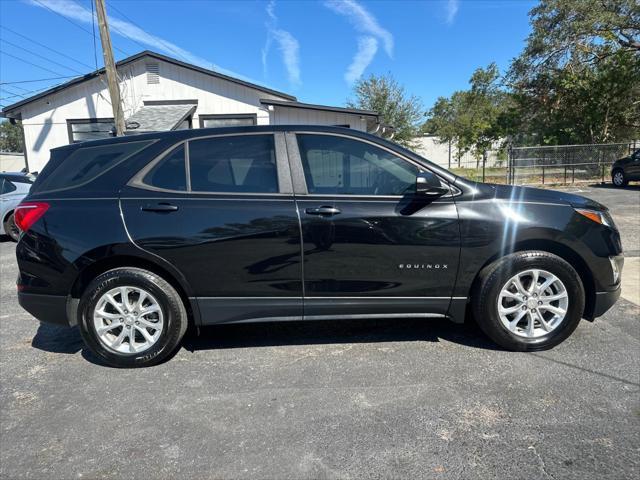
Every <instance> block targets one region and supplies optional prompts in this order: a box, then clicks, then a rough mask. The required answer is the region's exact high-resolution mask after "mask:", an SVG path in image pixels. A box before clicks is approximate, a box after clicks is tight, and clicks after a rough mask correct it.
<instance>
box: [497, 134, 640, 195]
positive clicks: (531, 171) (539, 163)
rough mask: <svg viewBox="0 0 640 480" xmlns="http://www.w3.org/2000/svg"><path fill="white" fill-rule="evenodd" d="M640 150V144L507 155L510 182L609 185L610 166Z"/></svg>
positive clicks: (519, 149)
mask: <svg viewBox="0 0 640 480" xmlns="http://www.w3.org/2000/svg"><path fill="white" fill-rule="evenodd" d="M637 148H640V142H637V141H636V142H629V143H607V144H589V145H559V146H548V147H547V146H545V147H515V148H511V149H509V151H508V156H509V162H508V172H507V182H508V183H510V184H512V185H522V184H525V185H526V184H529V185H539V184H541V185H545V184H551V185H555V184H562V185H567V184H573V183H580V182H595V181H599V182H607V181H609V180H610V175H611V165H612V164H613V162H615V161H616V160H618V159H619V158H622V157H625V156H627V155H630V154H631V153H633V152H634V151H635V150H636V149H637Z"/></svg>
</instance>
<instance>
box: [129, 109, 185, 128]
mask: <svg viewBox="0 0 640 480" xmlns="http://www.w3.org/2000/svg"><path fill="white" fill-rule="evenodd" d="M195 109H196V106H195V105H145V106H144V107H142V108H141V109H140V110H138V111H137V112H136V113H134V114H133V115H131V116H130V117H129V118H128V119H127V121H126V122H125V123H126V125H127V132H128V133H142V132H164V131H168V130H175V129H176V128H177V127H178V126H180V123H181V122H182V121H183V120H185V119H186V118H187V117H189V115H191V114H192V113H193V112H194V110H195ZM136 124H138V126H136Z"/></svg>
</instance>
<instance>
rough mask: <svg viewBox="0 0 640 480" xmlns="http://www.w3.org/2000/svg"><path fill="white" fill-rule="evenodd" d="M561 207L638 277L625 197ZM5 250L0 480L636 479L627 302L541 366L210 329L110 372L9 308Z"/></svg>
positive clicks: (347, 328) (639, 248)
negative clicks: (590, 210) (619, 252)
mask: <svg viewBox="0 0 640 480" xmlns="http://www.w3.org/2000/svg"><path fill="white" fill-rule="evenodd" d="M569 191H577V193H579V194H582V195H585V196H588V197H591V198H593V199H595V200H598V201H600V202H602V203H604V204H605V205H608V206H609V207H610V208H611V209H612V212H613V215H614V218H615V220H616V222H617V223H618V225H619V227H620V229H621V231H622V237H623V245H624V247H625V250H626V251H627V257H628V258H627V262H628V263H629V264H632V263H633V262H637V259H638V257H640V240H639V239H640V220H639V219H640V189H638V188H637V187H630V188H628V189H625V190H622V191H620V190H614V189H612V188H604V187H602V188H593V187H581V188H578V187H576V188H572V189H569ZM14 250H15V247H14V244H13V243H11V242H9V241H6V240H4V241H2V242H1V243H0V277H1V278H0V478H11V479H13V478H42V479H80V478H92V479H93V478H127V479H138V478H139V479H159V478H178V477H184V478H229V479H231V478H233V479H238V478H252V479H263V478H273V479H286V478H291V479H299V478H435V479H439V478H443V479H444V478H447V479H449V478H454V479H455V478H460V479H481V478H482V479H485V478H505V479H536V478H555V479H559V478H562V479H580V480H582V479H622V478H638V476H639V475H640V451H639V450H640V394H639V390H640V326H639V321H640V306H638V304H637V302H635V303H634V302H633V301H631V300H629V299H633V298H636V297H634V296H633V295H634V294H637V291H635V292H634V290H633V289H630V290H628V291H627V292H626V293H625V297H624V298H621V299H620V301H619V302H618V303H617V304H616V305H615V307H614V308H613V309H612V310H611V311H609V312H608V313H607V314H606V315H605V316H603V317H601V318H599V319H597V320H596V321H595V322H594V323H591V322H587V321H583V322H581V324H580V326H579V327H578V329H577V330H576V332H575V333H574V334H573V335H572V336H571V337H570V338H569V339H568V340H567V341H566V342H564V343H563V344H561V345H560V346H558V347H556V348H555V349H553V350H550V351H546V352H539V353H529V354H526V353H512V352H506V351H502V350H500V349H498V348H497V347H495V345H493V344H492V343H491V342H490V341H489V340H487V339H486V338H485V337H484V336H483V335H482V334H481V333H480V332H479V331H478V329H477V327H475V326H474V325H473V324H465V325H455V324H451V323H449V322H447V321H434V320H429V321H425V320H398V319H390V320H376V321H371V320H369V321H335V322H334V321H332V322H308V323H281V324H256V325H227V326H219V327H211V328H208V329H205V330H203V332H202V335H201V336H200V337H195V336H191V337H189V338H188V339H187V341H186V343H185V347H184V348H182V349H181V350H180V351H179V352H178V353H177V354H176V356H175V357H174V358H172V359H171V360H170V361H168V362H166V363H164V364H162V365H159V366H156V367H153V368H149V369H139V370H119V369H113V368H108V367H105V366H102V365H100V364H99V363H98V361H97V360H96V359H95V358H94V357H93V356H92V355H91V354H90V353H89V352H88V351H86V350H85V349H84V347H83V344H82V341H81V339H80V336H79V334H78V332H77V330H76V329H71V328H62V327H56V326H51V325H45V324H42V325H41V324H39V322H37V321H36V320H35V319H34V318H32V317H31V316H30V315H29V314H28V313H26V312H24V311H23V310H22V309H21V308H20V307H19V306H18V303H17V300H16V289H15V278H16V274H17V269H16V265H15V258H14ZM634 258H635V259H636V260H633V259H634ZM625 275H626V277H625V283H628V282H633V281H637V280H638V278H637V277H638V276H640V273H638V270H637V268H636V270H635V273H634V270H633V269H629V270H627V269H626V268H625ZM634 276H635V277H636V278H634ZM629 279H630V280H629ZM638 288H640V287H638ZM636 290H637V289H636Z"/></svg>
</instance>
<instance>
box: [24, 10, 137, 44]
mask: <svg viewBox="0 0 640 480" xmlns="http://www.w3.org/2000/svg"><path fill="white" fill-rule="evenodd" d="M33 1H34V2H36V3H37V4H38V5H40V6H42V7H44V8H46V9H47V10H49V11H50V12H51V13H53V14H55V15H58V16H59V17H62V18H64V19H65V20H66V21H67V22H69V23H72V24H73V25H75V26H76V27H78V28H79V29H80V30H82V31H84V32H87V33H88V34H89V35H91V36H93V33H91V31H89V30H87V29H86V28H84V27H83V26H82V25H80V24H79V23H77V22H74V21H73V20H71V19H70V18H67V17H65V16H64V15H62V14H61V13H58V12H56V11H55V10H52V9H51V8H49V7H48V6H47V5H45V4H44V3H42V2H41V1H40V0H33ZM114 48H115V49H116V50H118V51H119V52H122V53H124V54H125V55H127V56H129V55H131V54H130V53H127V52H125V51H124V50H122V49H120V48H118V47H114Z"/></svg>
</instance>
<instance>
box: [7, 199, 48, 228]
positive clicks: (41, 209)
mask: <svg viewBox="0 0 640 480" xmlns="http://www.w3.org/2000/svg"><path fill="white" fill-rule="evenodd" d="M47 210H49V204H48V203H47V202H23V203H21V204H20V205H18V206H17V207H16V209H15V210H14V211H13V219H14V221H15V222H16V226H17V227H18V228H19V229H20V230H22V231H23V232H26V231H27V230H29V229H30V228H31V226H32V225H33V224H34V223H36V222H37V221H38V219H39V218H40V217H42V215H44V213H45V212H46V211H47Z"/></svg>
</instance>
